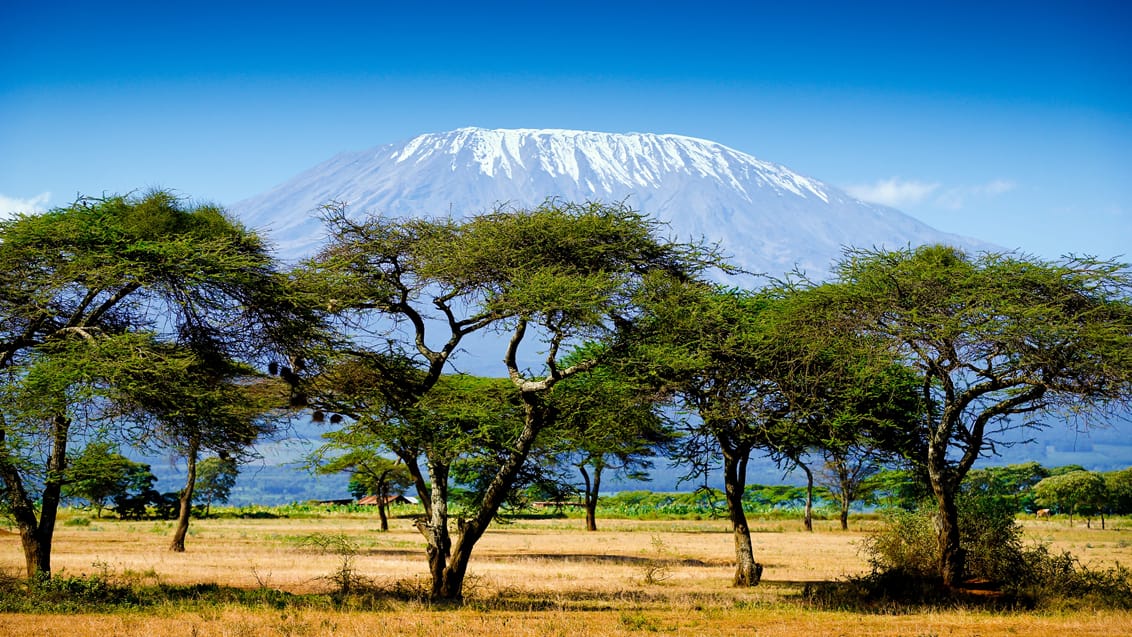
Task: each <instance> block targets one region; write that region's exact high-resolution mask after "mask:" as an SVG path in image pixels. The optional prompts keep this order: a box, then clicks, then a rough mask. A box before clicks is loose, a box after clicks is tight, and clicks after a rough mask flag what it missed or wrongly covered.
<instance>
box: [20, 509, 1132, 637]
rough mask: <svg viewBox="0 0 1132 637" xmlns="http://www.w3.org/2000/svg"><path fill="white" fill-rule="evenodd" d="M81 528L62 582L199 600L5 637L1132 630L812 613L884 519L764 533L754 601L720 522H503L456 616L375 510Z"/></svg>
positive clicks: (1085, 617)
mask: <svg viewBox="0 0 1132 637" xmlns="http://www.w3.org/2000/svg"><path fill="white" fill-rule="evenodd" d="M69 515H72V517H69V518H64V519H63V520H62V523H61V524H60V526H59V528H58V532H57V539H56V544H55V547H54V552H53V553H54V558H53V564H54V568H55V574H56V577H57V578H65V577H68V576H77V575H80V574H85V575H88V576H92V575H93V576H97V578H101V579H104V580H107V581H110V582H114V583H117V584H134V585H137V586H145V585H158V584H160V585H164V586H167V587H178V586H180V587H183V589H182V590H188V591H193V590H199V591H201V594H200V595H199V599H196V600H194V596H193V595H192V594H189V595H185V596H183V598H181V599H179V600H178V601H167V602H164V603H159V604H153V605H145V606H142V607H139V608H130V607H129V605H124V606H118V607H116V608H113V609H110V610H104V611H103V612H84V610H83V609H82V608H76V609H75V612H67V613H65V614H60V613H50V612H48V613H5V614H0V634H2V635H11V636H24V635H27V636H31V635H98V636H99V637H106V636H109V635H154V636H164V635H218V636H219V635H224V636H227V635H348V636H353V635H371V634H375V633H383V634H411V635H440V634H443V635H491V636H494V637H499V636H502V635H627V634H641V633H660V634H695V635H733V634H752V635H806V634H809V635H922V636H928V635H974V634H978V635H983V636H990V635H1043V634H1056V633H1062V632H1064V633H1072V634H1074V635H1075V636H1077V635H1118V634H1127V633H1128V632H1129V630H1130V628H1129V627H1132V612H1127V611H1112V610H1101V611H1096V610H1095V609H1093V608H1090V607H1088V606H1087V605H1086V606H1080V605H1074V606H1071V607H1065V608H1056V609H1048V608H1047V609H1042V610H1029V611H1026V610H1014V611H989V610H980V609H978V607H977V605H975V606H961V605H957V606H955V607H952V608H944V609H940V608H934V609H931V610H923V609H909V608H898V607H895V606H890V605H884V604H878V605H877V606H876V607H874V608H863V609H862V608H855V609H852V610H831V609H830V608H829V607H828V606H822V607H817V606H815V604H813V603H812V602H811V601H810V600H809V599H808V598H807V597H805V595H804V591H805V590H806V589H807V586H808V585H810V586H812V585H814V584H816V583H820V582H825V581H831V580H839V579H843V578H845V577H847V576H851V575H857V574H861V573H864V572H866V571H867V570H868V565H867V563H866V560H865V558H864V557H862V556H861V555H860V554H859V552H858V543H859V541H860V540H861V539H862V538H863V537H864V533H866V532H867V531H868V530H869V529H872V528H876V527H877V525H879V524H880V522H879V521H875V520H865V521H861V522H859V523H858V524H856V525H855V529H854V530H850V531H849V532H842V531H840V530H837V529H836V528H835V525H836V522H833V521H818V522H817V524H816V526H815V531H814V532H813V533H807V532H805V531H803V530H802V528H801V524H800V522H799V521H797V520H793V519H765V520H759V519H756V520H753V524H752V529H753V531H754V532H755V542H756V546H757V549H756V550H757V551H758V555H757V557H758V559H759V560H760V561H761V562H762V563H763V564H764V565H765V567H766V571H765V573H764V579H763V582H762V584H761V585H760V586H758V587H756V588H752V589H736V588H733V587H731V586H730V582H731V575H732V570H733V566H732V557H733V546H732V540H731V534H730V531H729V526H728V524H727V522H726V521H724V520H600V521H599V525H600V528H601V530H600V531H598V532H596V533H587V532H586V531H585V530H584V522H583V521H582V520H581V519H577V518H572V517H569V518H551V519H530V520H517V521H514V522H511V523H509V524H497V525H493V527H492V529H491V530H490V532H489V533H488V534H487V535H486V536H485V537H484V539H483V540H482V541H481V543H480V544H479V545H478V546H477V547H476V552H475V555H474V556H473V558H472V564H471V569H470V578H469V581H468V586H467V587H466V593H467V603H466V604H465V605H464V606H462V607H459V608H453V607H436V606H431V605H429V604H427V603H426V602H424V601H423V596H422V595H420V594H419V593H421V592H422V591H423V590H427V587H426V586H425V584H426V580H425V578H426V575H427V573H426V563H425V560H424V550H423V546H424V540H423V538H422V536H421V535H420V533H419V532H418V531H417V530H416V529H415V528H414V527H413V526H412V524H411V520H410V519H409V518H408V517H399V518H395V519H393V520H392V521H391V529H390V530H389V531H388V532H381V531H379V530H378V523H377V520H376V516H375V515H369V514H363V513H356V512H353V513H347V512H342V511H325V512H317V511H308V512H305V513H303V514H302V515H300V516H296V517H287V518H282V517H279V518H236V517H221V518H212V519H205V520H198V521H194V523H193V527H192V531H191V534H190V536H189V540H188V542H187V549H188V550H187V552H185V553H173V552H170V551H168V550H167V547H168V543H169V537H170V534H171V532H172V526H171V523H167V522H154V521H144V522H143V521H138V522H130V521H120V520H116V519H102V520H98V519H94V520H90V521H89V523H86V521H85V520H86V519H87V518H86V515H85V514H69ZM76 520H77V521H76ZM1023 524H1024V526H1025V529H1026V536H1027V538H1028V539H1029V540H1031V541H1035V542H1043V543H1046V544H1048V545H1050V547H1051V548H1052V549H1057V550H1062V549H1067V550H1070V551H1072V552H1073V553H1074V554H1075V555H1077V556H1078V557H1080V558H1081V560H1082V561H1083V562H1084V563H1086V564H1088V565H1095V566H1097V567H1105V566H1112V565H1114V564H1116V563H1124V564H1127V563H1129V562H1132V522H1129V521H1124V520H1115V521H1114V520H1110V521H1109V523H1108V525H1107V526H1108V528H1107V529H1105V530H1101V529H1099V528H1092V529H1089V528H1085V526H1084V524H1083V523H1080V522H1078V523H1077V524H1075V525H1073V526H1070V525H1069V524H1068V522H1067V521H1065V520H1057V519H1055V520H1049V521H1047V520H1041V521H1038V520H1025V521H1023ZM1096 526H1098V525H1097V524H1096V523H1095V522H1094V527H1096ZM21 568H22V553H21V550H20V545H19V537H18V535H16V534H14V533H11V532H5V533H0V569H2V571H3V572H4V574H5V576H6V577H9V578H16V577H19V575H20V569H21ZM194 587H196V588H194ZM229 587H230V588H231V589H232V590H239V591H245V592H247V593H248V594H249V595H251V597H246V598H240V597H239V596H238V595H229V596H228V598H230V600H231V601H224V600H225V599H226V598H225V595H223V594H220V593H217V591H218V590H220V591H223V590H228V589H229ZM343 588H348V589H349V591H350V593H351V594H349V595H343V594H342V590H343ZM257 591H260V592H270V593H271V594H266V593H265V594H261V595H258V596H256V595H255V593H256V592H257ZM8 594H12V593H8ZM249 599H252V600H255V601H248V600H249Z"/></svg>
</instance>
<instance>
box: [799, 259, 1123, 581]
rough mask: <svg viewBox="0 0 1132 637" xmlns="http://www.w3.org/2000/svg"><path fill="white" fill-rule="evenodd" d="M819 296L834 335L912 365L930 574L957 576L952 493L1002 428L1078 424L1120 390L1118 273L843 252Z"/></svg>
mask: <svg viewBox="0 0 1132 637" xmlns="http://www.w3.org/2000/svg"><path fill="white" fill-rule="evenodd" d="M822 287H823V294H824V299H825V306H824V307H826V309H827V310H829V311H831V312H832V313H826V314H824V315H822V316H819V317H815V318H819V319H825V320H828V321H829V324H830V325H832V326H834V327H840V326H843V325H855V328H856V329H857V330H858V331H859V332H860V333H862V334H867V335H869V336H870V337H874V338H878V339H881V340H882V341H883V342H885V343H886V344H887V345H888V347H890V348H891V350H892V351H893V352H894V354H896V355H897V356H899V357H901V358H902V359H903V360H904V361H906V363H907V364H908V365H909V366H911V368H912V369H914V370H915V372H916V374H917V376H918V379H919V384H920V391H921V394H922V396H923V401H924V404H925V417H924V418H923V419H922V420H921V421H920V423H919V424H918V425H917V426H916V437H917V438H918V439H919V441H920V444H919V445H918V446H917V448H918V449H919V451H918V454H919V456H918V457H916V458H915V459H914V460H915V461H916V462H918V463H919V464H920V465H921V466H922V467H923V468H924V469H925V471H926V474H927V476H928V479H929V482H930V485H931V489H932V493H933V496H934V499H935V501H936V505H937V508H938V524H939V527H938V528H939V545H938V559H939V575H940V578H941V579H942V581H943V582H944V583H945V585H949V586H950V585H955V584H958V583H959V582H961V581H962V578H963V573H964V550H963V547H962V546H961V545H960V539H959V538H960V534H959V528H958V509H957V507H956V496H957V494H958V493H959V489H960V485H961V483H962V481H963V478H964V476H966V475H967V472H968V471H970V469H971V466H972V465H973V464H974V462H975V460H976V459H978V458H979V457H980V456H982V455H984V454H987V453H994V451H995V449H996V447H997V446H998V445H1000V444H1002V443H1004V442H1005V441H1004V439H1003V438H1002V434H1003V433H1004V432H1006V431H1008V430H1011V429H1024V428H1028V427H1036V426H1041V421H1040V420H1039V418H1040V417H1042V416H1045V417H1059V416H1060V417H1067V418H1072V419H1077V421H1078V422H1079V423H1080V424H1082V425H1085V426H1087V425H1088V424H1089V423H1090V422H1091V421H1092V420H1093V419H1096V418H1103V417H1104V416H1105V415H1106V414H1107V413H1111V412H1110V411H1109V410H1111V409H1113V408H1115V407H1118V406H1121V405H1123V404H1127V402H1128V401H1129V396H1130V395H1132V301H1130V297H1132V281H1130V279H1129V276H1128V272H1127V270H1126V268H1125V266H1122V265H1121V264H1117V263H1112V262H1107V261H1099V260H1095V259H1087V258H1066V259H1063V260H1061V261H1058V262H1046V261H1039V260H1037V259H1033V258H1029V257H1024V256H1011V255H1002V254H982V255H979V256H975V257H971V256H968V255H967V254H965V253H963V252H962V251H960V250H958V249H955V248H950V247H944V246H928V247H922V248H916V249H908V250H898V251H886V250H868V251H851V252H849V253H848V254H847V256H846V258H845V259H844V260H843V261H842V263H841V265H840V268H839V271H838V279H837V281H836V282H834V283H831V284H828V285H827V286H822Z"/></svg>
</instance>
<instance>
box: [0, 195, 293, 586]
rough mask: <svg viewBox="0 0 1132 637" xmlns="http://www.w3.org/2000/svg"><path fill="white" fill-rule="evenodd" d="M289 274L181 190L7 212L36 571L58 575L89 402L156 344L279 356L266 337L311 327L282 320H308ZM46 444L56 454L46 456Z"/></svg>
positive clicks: (7, 318)
mask: <svg viewBox="0 0 1132 637" xmlns="http://www.w3.org/2000/svg"><path fill="white" fill-rule="evenodd" d="M283 283H284V281H283V279H282V278H281V277H280V276H279V275H278V274H277V273H276V272H275V271H274V265H273V261H272V259H271V258H270V256H269V255H268V253H267V251H266V248H265V246H264V244H263V242H262V241H261V240H260V239H259V238H258V237H257V236H256V235H255V234H253V233H250V232H248V231H247V230H246V229H244V228H243V227H241V226H240V225H239V224H237V223H235V222H233V221H232V220H231V219H229V218H228V217H227V216H225V214H224V213H223V211H221V210H220V209H219V208H216V207H214V206H189V205H186V204H185V202H183V201H181V200H179V199H177V198H176V197H175V196H173V195H171V194H169V193H167V192H161V191H158V192H153V193H148V194H146V195H143V196H140V197H123V196H112V197H105V198H102V199H80V200H79V201H77V202H76V203H75V204H73V205H71V206H69V207H66V208H59V209H55V210H52V211H49V212H46V213H44V214H39V215H17V216H16V217H15V218H14V219H10V220H7V221H0V390H2V391H3V393H5V394H8V395H11V394H14V393H22V394H23V396H24V400H21V401H20V402H13V401H3V403H2V404H0V478H2V479H3V481H4V494H5V496H6V497H7V499H8V505H9V509H10V511H11V512H12V515H13V516H14V518H15V519H16V522H17V524H18V526H19V528H20V537H21V542H22V544H23V548H24V553H25V558H26V563H27V573H28V576H29V577H35V576H37V574H41V575H43V576H47V575H49V574H50V568H51V566H50V555H51V541H52V537H53V534H54V525H55V517H56V511H57V508H58V504H59V496H60V493H61V488H62V483H63V476H64V475H65V469H66V452H67V446H68V442H69V441H70V439H71V438H72V436H74V435H75V433H76V432H75V431H73V430H72V424H73V423H74V422H75V418H76V417H77V416H81V418H80V419H79V423H80V424H83V425H84V426H85V425H86V424H87V423H89V422H91V420H90V417H89V414H90V413H92V412H90V411H89V410H82V411H80V410H79V409H78V408H79V406H80V404H84V403H85V404H91V403H90V401H91V400H94V401H95V404H96V406H98V407H100V408H101V407H102V406H105V403H106V401H107V400H109V399H108V398H106V392H105V391H104V390H106V389H107V388H109V387H112V386H113V382H114V381H113V378H114V377H116V376H119V372H120V370H119V369H117V368H118V367H130V366H142V365H143V364H145V361H146V354H145V353H144V352H145V351H147V350H149V349H150V347H149V344H150V342H157V343H161V344H185V343H188V342H193V343H198V344H199V343H203V342H206V341H207V342H208V343H209V346H210V350H211V351H214V352H218V353H222V354H223V355H224V356H226V357H231V358H241V357H242V358H247V359H254V358H256V357H257V356H259V355H268V354H269V353H270V348H269V347H268V344H267V342H268V341H271V340H274V338H261V337H266V336H269V335H270V336H272V337H279V338H285V337H286V335H287V334H288V333H290V332H291V330H290V329H280V330H278V331H273V330H272V326H273V325H277V324H278V325H282V324H283V323H286V324H287V325H288V327H294V326H297V325H299V324H300V322H298V321H290V320H288V321H283V322H279V323H277V322H276V319H278V318H282V317H299V316H300V315H302V312H301V311H296V310H301V308H297V307H296V306H294V305H292V304H288V303H286V302H284V301H283V299H284V295H282V294H281V293H280V291H281V290H283V289H284V287H283ZM253 344H254V345H253ZM151 371H152V368H151ZM168 371H169V370H164V372H168ZM130 377H131V378H133V379H135V380H137V381H138V382H145V383H149V384H152V385H158V386H160V385H161V384H163V383H165V382H167V380H168V379H169V378H170V376H168V375H166V373H158V374H155V375H149V376H145V375H142V376H137V375H134V376H130ZM36 387H39V388H41V389H42V391H32V390H34V389H35V388H36ZM29 392H30V393H29ZM99 395H101V396H102V398H99ZM107 413H109V412H107ZM118 433H121V432H118ZM40 448H43V449H46V458H45V459H42V460H33V459H32V456H34V455H35V452H36V450H37V449H40ZM35 467H46V471H45V472H44V473H43V474H42V475H40V476H37V475H36V474H35V473H34V471H33V469H34V468H35ZM36 491H38V494H37V493H35V492H36ZM37 503H38V506H37ZM37 510H38V513H37Z"/></svg>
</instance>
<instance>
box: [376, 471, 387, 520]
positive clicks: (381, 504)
mask: <svg viewBox="0 0 1132 637" xmlns="http://www.w3.org/2000/svg"><path fill="white" fill-rule="evenodd" d="M387 475H389V472H388V471H382V472H381V477H380V478H378V480H377V517H378V518H379V519H380V520H381V530H382V531H388V530H389V515H388V514H386V512H385V498H386V496H387V494H388V487H386V485H385V477H386V476H387Z"/></svg>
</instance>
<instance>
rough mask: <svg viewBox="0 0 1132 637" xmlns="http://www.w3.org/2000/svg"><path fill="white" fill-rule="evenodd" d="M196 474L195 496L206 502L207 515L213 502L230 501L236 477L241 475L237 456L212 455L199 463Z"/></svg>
mask: <svg viewBox="0 0 1132 637" xmlns="http://www.w3.org/2000/svg"><path fill="white" fill-rule="evenodd" d="M196 474H197V476H196V478H197V479H196V481H195V482H194V483H193V498H194V500H195V501H196V502H201V501H203V502H204V514H205V515H206V516H207V515H208V514H209V512H210V510H211V509H212V503H213V502H221V503H224V502H227V501H228V498H229V496H230V495H231V494H232V487H234V486H236V478H238V477H239V476H240V467H239V465H238V464H236V459H235V458H231V457H225V456H211V457H208V458H205V459H204V460H201V461H200V462H199V463H198V464H197V472H196Z"/></svg>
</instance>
